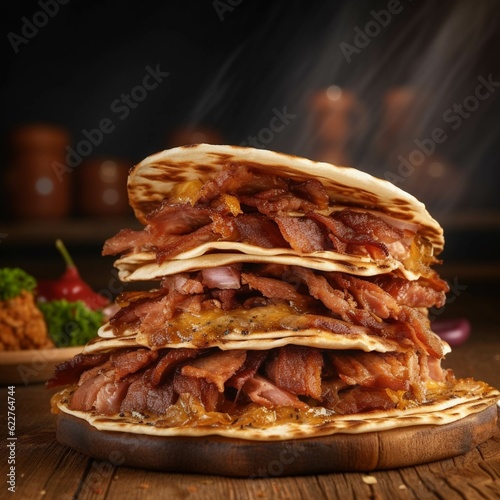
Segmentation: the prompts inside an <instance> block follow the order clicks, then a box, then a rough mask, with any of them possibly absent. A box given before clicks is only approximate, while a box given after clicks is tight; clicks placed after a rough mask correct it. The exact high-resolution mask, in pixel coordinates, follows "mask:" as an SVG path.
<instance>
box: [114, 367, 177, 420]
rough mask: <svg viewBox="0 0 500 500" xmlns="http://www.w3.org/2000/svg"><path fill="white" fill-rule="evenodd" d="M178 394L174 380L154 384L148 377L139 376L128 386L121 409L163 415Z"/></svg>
mask: <svg viewBox="0 0 500 500" xmlns="http://www.w3.org/2000/svg"><path fill="white" fill-rule="evenodd" d="M176 399H177V398H176V395H175V393H174V386H173V384H172V381H171V380H170V381H168V383H165V384H162V385H160V386H153V385H152V384H151V382H149V381H148V380H147V377H146V376H144V377H139V378H137V379H136V380H135V381H133V382H132V383H131V384H130V386H129V387H128V391H127V394H126V396H125V398H124V399H123V401H122V403H121V405H120V411H122V412H124V411H129V412H132V411H137V412H139V413H142V414H147V413H148V412H151V413H155V414H158V415H163V414H164V413H165V412H166V411H167V409H168V408H169V407H170V406H171V405H172V404H174V403H175V400H176Z"/></svg>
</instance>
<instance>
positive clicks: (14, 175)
mask: <svg viewBox="0 0 500 500" xmlns="http://www.w3.org/2000/svg"><path fill="white" fill-rule="evenodd" d="M69 143H70V134H69V132H68V131H67V130H66V129H64V128H62V127H59V126H56V125H50V124H35V123H33V124H27V125H22V126H19V127H17V128H16V129H14V130H13V131H12V133H11V135H10V137H9V144H8V149H9V164H8V168H7V178H6V185H7V188H8V193H7V198H8V199H9V208H10V210H9V211H10V212H11V214H12V215H14V216H16V217H26V218H32V217H36V218H43V217H64V216H66V215H68V214H69V212H70V209H71V177H72V172H71V171H70V169H69V167H66V165H65V161H66V153H67V151H66V147H67V146H68V145H69Z"/></svg>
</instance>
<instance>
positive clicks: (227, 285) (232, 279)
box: [201, 266, 241, 290]
mask: <svg viewBox="0 0 500 500" xmlns="http://www.w3.org/2000/svg"><path fill="white" fill-rule="evenodd" d="M201 274H202V276H203V278H202V283H203V284H204V285H206V286H208V287H209V288H220V289H222V290H228V289H237V288H240V286H241V285H240V277H241V275H240V271H239V270H238V269H236V268H235V267H233V266H221V267H212V268H209V269H203V270H202V271H201Z"/></svg>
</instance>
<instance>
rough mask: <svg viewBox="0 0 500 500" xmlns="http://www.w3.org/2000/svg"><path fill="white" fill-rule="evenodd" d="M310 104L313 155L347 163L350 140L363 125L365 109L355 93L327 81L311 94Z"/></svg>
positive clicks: (338, 162) (326, 159) (361, 129)
mask: <svg viewBox="0 0 500 500" xmlns="http://www.w3.org/2000/svg"><path fill="white" fill-rule="evenodd" d="M310 108H311V112H312V121H313V127H314V140H315V146H314V149H315V151H314V157H315V159H317V160H321V161H328V162H332V163H337V164H339V165H349V164H350V163H351V152H350V144H351V143H352V141H353V140H354V139H355V137H356V135H358V134H360V133H361V132H362V131H363V129H364V127H365V125H366V111H365V109H364V106H363V105H362V103H361V101H360V100H359V99H358V97H357V95H356V93H355V92H353V91H352V90H349V89H345V88H341V87H338V86H337V85H330V86H329V87H327V88H325V89H321V90H319V91H317V92H316V93H315V94H314V95H313V97H312V100H311V103H310Z"/></svg>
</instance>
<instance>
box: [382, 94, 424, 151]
mask: <svg viewBox="0 0 500 500" xmlns="http://www.w3.org/2000/svg"><path fill="white" fill-rule="evenodd" d="M419 100H421V97H420V96H419V95H418V94H417V91H416V90H415V89H414V88H412V87H394V88H391V89H389V90H387V92H386V93H385V94H384V96H383V99H382V116H381V119H380V123H379V126H378V127H377V130H376V134H375V143H376V148H377V153H378V154H379V155H381V156H386V157H391V156H393V155H394V153H395V152H397V151H399V150H400V149H405V148H407V147H408V145H409V144H410V143H411V141H412V140H413V139H415V137H416V134H417V130H416V127H417V125H418V121H419V115H420V114H421V113H422V112H423V111H424V112H425V108H424V107H423V106H421V105H420V106H417V103H418V102H419Z"/></svg>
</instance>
